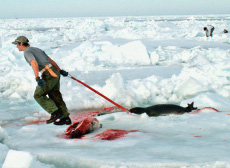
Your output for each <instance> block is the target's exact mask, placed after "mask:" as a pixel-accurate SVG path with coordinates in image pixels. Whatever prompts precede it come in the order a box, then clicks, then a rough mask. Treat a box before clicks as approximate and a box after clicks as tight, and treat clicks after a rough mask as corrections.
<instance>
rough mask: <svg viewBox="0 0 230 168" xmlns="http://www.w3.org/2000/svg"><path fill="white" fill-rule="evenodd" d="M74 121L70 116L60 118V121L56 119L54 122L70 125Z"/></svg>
mask: <svg viewBox="0 0 230 168" xmlns="http://www.w3.org/2000/svg"><path fill="white" fill-rule="evenodd" d="M71 123H72V122H71V119H70V118H69V117H65V118H63V117H62V118H60V120H59V121H55V122H54V125H64V124H65V125H70V124H71Z"/></svg>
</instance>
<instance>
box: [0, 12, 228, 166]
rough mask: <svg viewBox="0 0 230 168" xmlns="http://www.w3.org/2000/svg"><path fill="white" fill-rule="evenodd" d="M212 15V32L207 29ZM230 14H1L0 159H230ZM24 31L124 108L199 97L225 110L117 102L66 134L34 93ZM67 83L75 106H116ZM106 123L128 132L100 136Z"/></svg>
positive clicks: (87, 162) (206, 162) (130, 162)
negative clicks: (156, 110)
mask: <svg viewBox="0 0 230 168" xmlns="http://www.w3.org/2000/svg"><path fill="white" fill-rule="evenodd" d="M208 24H211V25H213V26H214V27H215V30H214V33H213V38H206V37H205V33H204V32H203V27H204V26H206V25H208ZM229 24H230V16H229V15H208V16H155V17H150V16H149V17H106V18H50V19H2V20H0V114H1V115H0V125H1V126H0V150H1V152H0V165H1V166H2V167H4V168H6V167H9V166H10V167H12V166H15V167H20V165H21V167H26V168H34V167H35V168H36V167H43V168H63V167H68V168H75V167H79V168H88V167H90V168H91V167H92V168H95V167H98V168H115V167H116V168H131V167H132V168H135V167H136V168H148V167H149V168H150V167H151V168H152V167H162V168H165V167H181V168H191V167H196V168H200V167H202V168H225V167H230V127H229V126H230V85H229V84H230V83H229V82H230V38H229V37H230V35H229V34H224V33H223V30H224V29H227V30H228V29H230V28H229ZM20 35H24V36H26V37H28V38H29V40H30V44H31V46H34V47H39V48H41V49H43V50H45V51H46V53H47V54H48V55H49V56H50V57H51V58H52V59H54V60H55V61H56V62H57V63H58V64H59V66H60V67H61V68H63V69H65V70H66V71H68V72H69V73H70V74H71V75H72V76H74V77H76V78H77V79H79V80H82V81H83V82H85V83H86V84H89V85H90V86H91V87H93V88H94V89H96V90H98V91H99V92H101V93H102V94H104V95H106V96H107V97H109V98H110V99H112V100H113V101H115V102H117V103H118V104H121V105H122V106H124V107H126V108H127V109H130V108H132V107H137V106H140V107H147V106H150V105H155V104H163V103H164V104H165V103H173V104H177V105H181V106H184V107H185V106H186V105H187V103H191V102H194V106H195V107H198V108H199V109H202V108H204V107H212V108H215V109H217V110H219V111H220V112H216V111H215V110H212V109H211V108H207V109H203V110H201V111H200V112H199V113H192V114H184V115H169V116H160V117H155V118H154V117H148V116H147V115H146V114H142V115H139V116H138V115H130V114H126V113H125V112H118V113H112V114H107V115H103V116H98V117H97V119H98V120H99V121H100V123H102V124H103V127H102V128H101V129H98V130H96V131H95V132H93V133H91V134H88V135H86V136H85V137H83V138H82V139H66V138H63V134H64V131H65V130H66V128H67V126H55V125H53V124H49V125H47V124H44V123H42V121H44V120H45V119H47V118H48V117H49V114H48V113H46V112H45V111H44V110H43V109H41V107H40V106H39V105H38V104H37V103H36V102H35V100H34V99H33V92H34V89H35V87H36V81H35V79H34V74H33V71H32V69H31V67H30V66H29V65H28V63H27V62H26V61H25V59H24V56H23V53H22V52H19V51H18V50H17V48H16V47H15V46H14V45H12V44H11V42H12V41H14V40H15V38H16V37H17V36H20ZM61 92H62V94H63V98H64V100H65V102H66V104H67V106H68V108H69V110H70V112H71V114H74V113H76V112H81V111H92V110H93V111H97V110H100V109H103V107H105V106H106V107H109V106H113V105H112V104H111V103H109V102H108V101H106V100H105V99H103V98H102V97H100V96H98V95H97V94H95V93H93V92H92V91H90V90H89V89H87V88H86V87H84V86H82V85H80V84H79V83H77V82H76V81H73V80H71V79H70V78H68V77H66V78H64V77H62V78H61ZM31 122H33V123H38V124H30V123H31ZM108 129H114V130H126V131H130V132H129V133H127V134H125V135H124V137H121V138H118V139H115V140H102V139H100V138H95V137H97V136H96V135H98V134H101V133H103V132H104V131H106V130H108ZM22 156H24V157H23V159H25V161H24V162H23V163H21V164H20V161H21V159H20V158H21V157H22ZM12 162H15V164H13V163H12Z"/></svg>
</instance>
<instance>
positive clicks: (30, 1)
mask: <svg viewBox="0 0 230 168" xmlns="http://www.w3.org/2000/svg"><path fill="white" fill-rule="evenodd" d="M229 4H230V2H229V0H7V1H6V0H0V18H1V19H9V18H53V17H101V16H154V15H209V14H229V13H230V5H229Z"/></svg>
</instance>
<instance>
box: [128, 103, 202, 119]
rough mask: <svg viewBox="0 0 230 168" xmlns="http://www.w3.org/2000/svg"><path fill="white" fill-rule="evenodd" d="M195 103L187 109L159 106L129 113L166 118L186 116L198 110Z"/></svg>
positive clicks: (174, 106) (167, 105)
mask: <svg viewBox="0 0 230 168" xmlns="http://www.w3.org/2000/svg"><path fill="white" fill-rule="evenodd" d="M193 104H194V103H193V102H192V103H191V104H188V106H187V107H181V106H178V105H175V104H158V105H154V106H150V107H146V108H142V107H135V108H132V109H130V110H129V111H130V112H131V113H135V114H142V113H146V114H147V115H148V116H153V117H157V116H165V115H168V114H184V113H188V112H191V111H192V110H196V109H197V108H196V107H193Z"/></svg>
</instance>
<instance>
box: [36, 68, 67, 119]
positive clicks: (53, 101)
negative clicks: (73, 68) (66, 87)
mask: <svg viewBox="0 0 230 168" xmlns="http://www.w3.org/2000/svg"><path fill="white" fill-rule="evenodd" d="M51 69H52V70H53V71H54V73H56V74H57V76H58V77H52V76H51V75H50V73H49V72H48V71H45V72H44V73H43V74H42V79H43V80H45V82H46V85H45V88H41V87H40V86H37V87H36V90H35V92H34V98H35V100H36V101H37V102H38V103H39V104H40V106H41V107H42V108H43V109H44V110H46V111H47V112H48V113H50V114H51V113H53V112H54V111H56V110H58V109H60V110H61V111H62V112H63V117H68V116H69V112H68V109H67V107H66V104H65V102H64V101H63V99H62V94H61V92H60V72H59V70H58V69H57V68H56V67H54V66H52V67H51ZM47 95H48V96H47Z"/></svg>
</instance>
